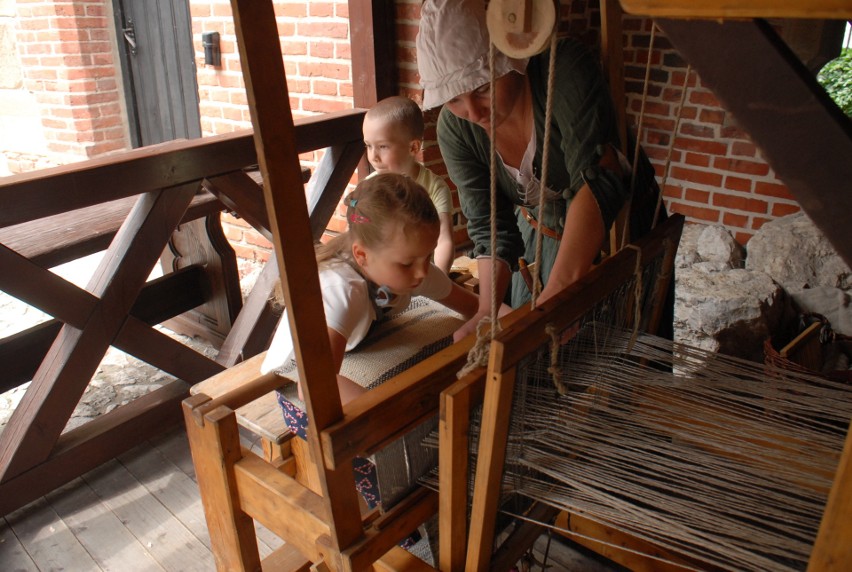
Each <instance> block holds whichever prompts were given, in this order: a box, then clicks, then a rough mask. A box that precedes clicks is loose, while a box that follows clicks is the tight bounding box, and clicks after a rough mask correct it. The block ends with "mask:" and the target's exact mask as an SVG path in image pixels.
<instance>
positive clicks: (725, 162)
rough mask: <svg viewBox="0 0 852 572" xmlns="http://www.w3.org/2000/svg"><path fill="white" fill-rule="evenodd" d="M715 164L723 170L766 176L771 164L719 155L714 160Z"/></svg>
mask: <svg viewBox="0 0 852 572" xmlns="http://www.w3.org/2000/svg"><path fill="white" fill-rule="evenodd" d="M713 166H714V167H716V168H717V169H720V170H723V171H732V172H734V173H744V174H747V175H758V176H764V175H768V174H769V165H767V164H766V163H758V162H756V161H746V160H743V159H731V158H728V157H717V158H716V159H715V161H714V162H713Z"/></svg>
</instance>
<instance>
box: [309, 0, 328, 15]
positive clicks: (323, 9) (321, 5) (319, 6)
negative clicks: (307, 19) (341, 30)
mask: <svg viewBox="0 0 852 572" xmlns="http://www.w3.org/2000/svg"><path fill="white" fill-rule="evenodd" d="M308 8H309V15H310V16H312V17H315V18H330V17H332V16H334V4H333V3H331V2H316V1H313V2H310V3H309V4H308Z"/></svg>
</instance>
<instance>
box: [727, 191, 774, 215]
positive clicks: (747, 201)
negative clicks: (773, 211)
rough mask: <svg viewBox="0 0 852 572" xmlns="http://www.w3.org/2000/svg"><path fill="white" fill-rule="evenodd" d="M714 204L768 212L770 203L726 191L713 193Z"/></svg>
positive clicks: (762, 212)
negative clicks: (726, 192)
mask: <svg viewBox="0 0 852 572" xmlns="http://www.w3.org/2000/svg"><path fill="white" fill-rule="evenodd" d="M713 205H715V206H718V207H722V208H728V209H736V210H740V211H747V212H752V213H760V214H766V213H768V212H769V204H768V203H767V202H766V201H761V200H759V199H752V198H748V197H741V196H737V195H728V194H724V193H715V194H714V195H713Z"/></svg>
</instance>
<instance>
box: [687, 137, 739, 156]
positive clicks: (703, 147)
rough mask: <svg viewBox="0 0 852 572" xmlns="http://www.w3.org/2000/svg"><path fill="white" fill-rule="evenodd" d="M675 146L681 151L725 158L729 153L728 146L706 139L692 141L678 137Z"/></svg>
mask: <svg viewBox="0 0 852 572" xmlns="http://www.w3.org/2000/svg"><path fill="white" fill-rule="evenodd" d="M675 145H676V146H677V147H678V148H679V149H686V150H689V151H697V152H699V153H706V154H708V155H719V156H722V157H724V156H725V155H727V153H728V146H727V145H726V144H724V143H719V142H717V141H707V140H704V139H691V138H689V137H678V138H677V140H676V142H675Z"/></svg>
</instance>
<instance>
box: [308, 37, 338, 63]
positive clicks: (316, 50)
mask: <svg viewBox="0 0 852 572" xmlns="http://www.w3.org/2000/svg"><path fill="white" fill-rule="evenodd" d="M310 53H311V57H314V58H325V59H331V58H333V57H334V43H333V42H323V41H320V42H311V45H310Z"/></svg>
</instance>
